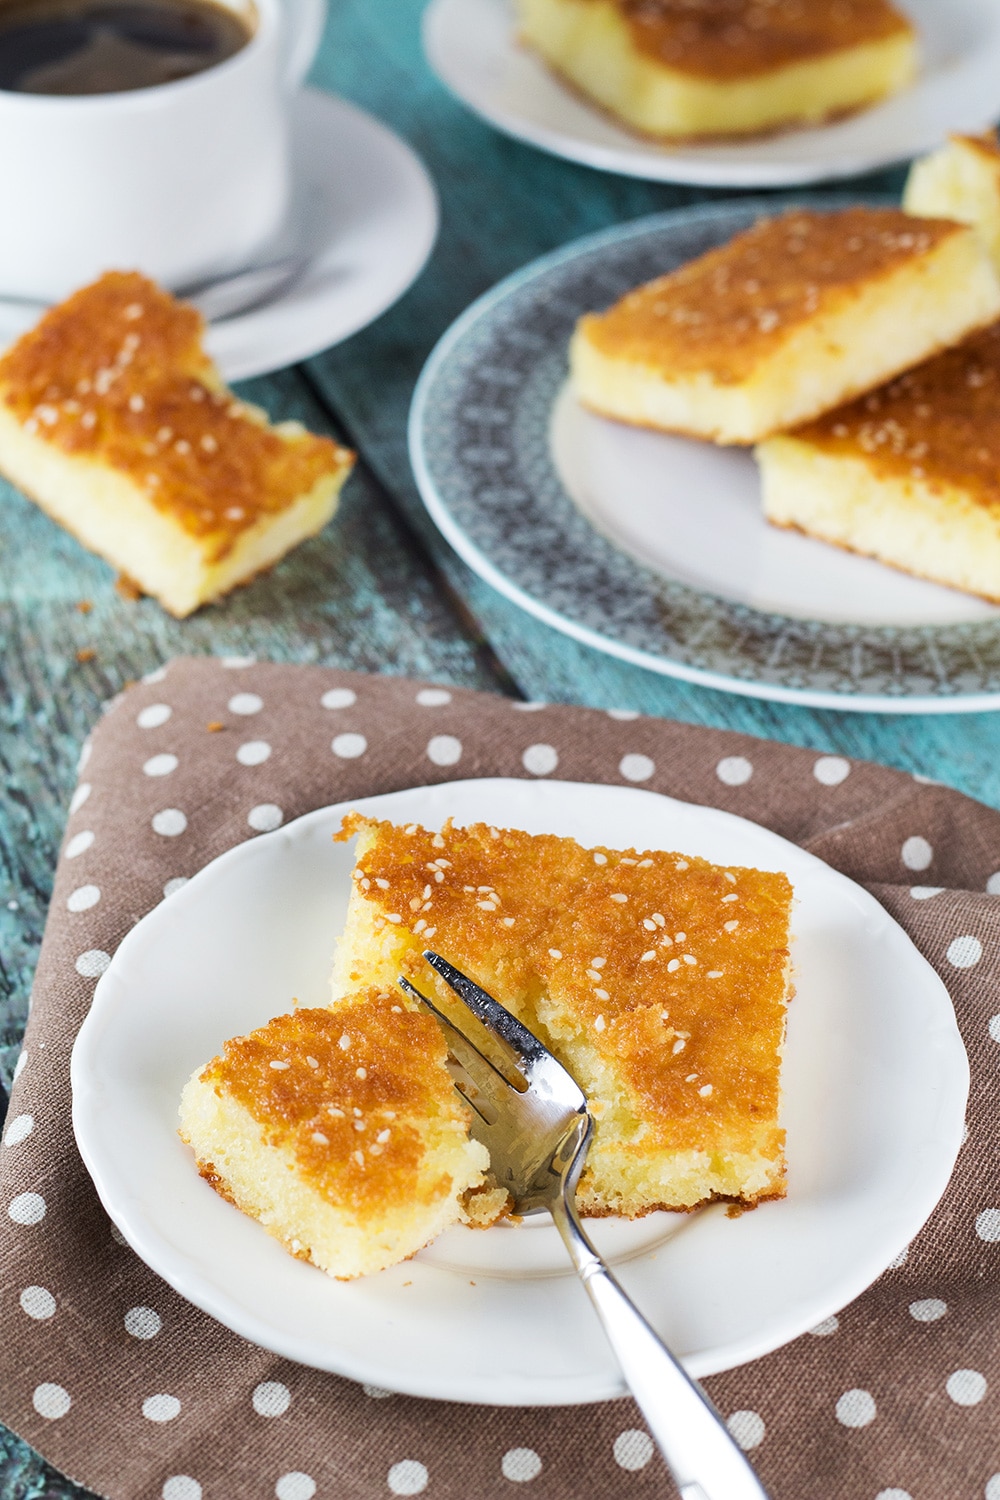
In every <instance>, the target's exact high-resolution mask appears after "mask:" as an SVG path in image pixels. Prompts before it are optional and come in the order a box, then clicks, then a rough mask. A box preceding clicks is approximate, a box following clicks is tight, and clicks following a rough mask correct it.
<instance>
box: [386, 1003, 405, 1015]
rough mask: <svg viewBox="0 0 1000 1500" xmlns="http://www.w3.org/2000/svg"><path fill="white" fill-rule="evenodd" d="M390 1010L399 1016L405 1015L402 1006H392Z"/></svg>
mask: <svg viewBox="0 0 1000 1500" xmlns="http://www.w3.org/2000/svg"><path fill="white" fill-rule="evenodd" d="M389 1009H390V1010H393V1011H395V1012H396V1015H397V1016H401V1015H402V1014H403V1007H402V1006H401V1005H390V1007H389Z"/></svg>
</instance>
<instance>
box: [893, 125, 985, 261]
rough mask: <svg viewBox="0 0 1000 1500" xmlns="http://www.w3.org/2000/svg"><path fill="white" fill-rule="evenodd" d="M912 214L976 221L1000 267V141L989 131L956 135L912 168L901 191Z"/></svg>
mask: <svg viewBox="0 0 1000 1500" xmlns="http://www.w3.org/2000/svg"><path fill="white" fill-rule="evenodd" d="M903 207H904V208H905V210H906V212H907V213H908V214H919V215H921V216H922V217H924V218H928V219H954V220H956V221H957V222H958V223H959V224H972V225H974V226H975V227H976V228H977V229H978V230H979V232H980V234H981V235H982V236H983V239H984V240H985V241H986V246H987V249H988V250H989V252H990V255H991V256H992V258H993V264H994V265H995V266H996V267H998V268H1000V145H998V144H997V138H996V136H995V135H994V133H993V131H989V132H988V133H987V134H986V135H953V136H951V137H950V138H949V139H948V141H947V142H946V144H945V145H943V146H942V147H941V148H940V149H939V150H938V151H932V152H931V154H930V155H929V156H923V157H921V158H920V160H919V161H915V162H914V163H913V166H912V167H911V168H910V173H909V176H908V177H907V179H906V187H905V189H904V190H903Z"/></svg>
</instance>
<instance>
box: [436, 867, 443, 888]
mask: <svg viewBox="0 0 1000 1500" xmlns="http://www.w3.org/2000/svg"><path fill="white" fill-rule="evenodd" d="M434 879H435V880H436V881H437V883H438V885H440V884H441V882H442V880H443V879H444V871H443V870H435V871H434Z"/></svg>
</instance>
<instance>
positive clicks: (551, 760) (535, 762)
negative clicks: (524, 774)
mask: <svg viewBox="0 0 1000 1500" xmlns="http://www.w3.org/2000/svg"><path fill="white" fill-rule="evenodd" d="M521 764H522V765H523V766H524V769H525V770H526V771H530V772H531V774H532V776H551V775H552V772H553V771H554V770H555V768H556V766H557V765H558V764H559V752H558V751H557V750H556V749H555V748H554V747H553V746H552V745H529V746H528V748H527V750H525V752H524V754H523V755H522V756H521Z"/></svg>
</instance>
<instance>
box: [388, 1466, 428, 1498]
mask: <svg viewBox="0 0 1000 1500" xmlns="http://www.w3.org/2000/svg"><path fill="white" fill-rule="evenodd" d="M388 1480H389V1488H390V1490H391V1491H392V1493H393V1494H394V1495H419V1494H420V1493H421V1491H423V1490H425V1489H426V1488H427V1470H426V1469H425V1468H424V1466H423V1464H421V1463H418V1462H417V1460H416V1459H415V1458H404V1459H401V1460H400V1462H399V1463H398V1464H393V1466H392V1468H391V1469H390V1470H389V1474H388Z"/></svg>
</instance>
